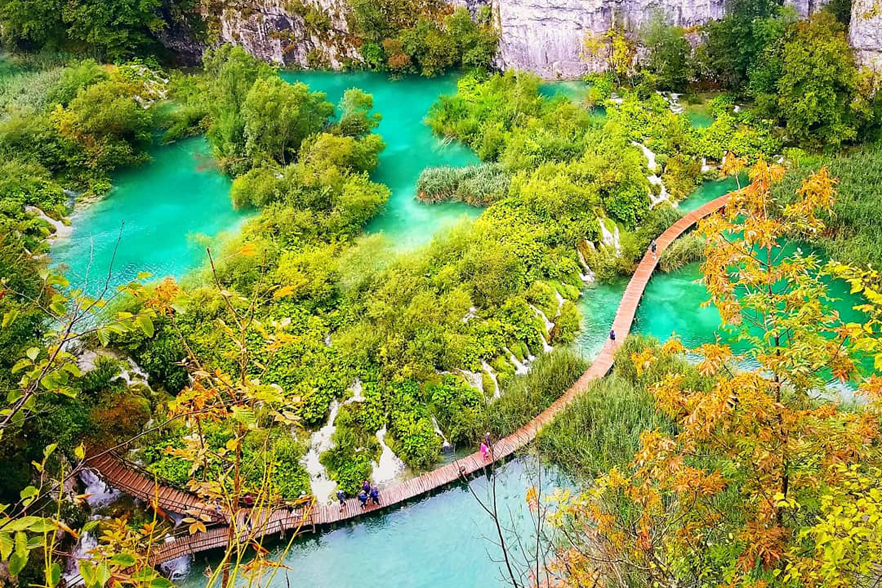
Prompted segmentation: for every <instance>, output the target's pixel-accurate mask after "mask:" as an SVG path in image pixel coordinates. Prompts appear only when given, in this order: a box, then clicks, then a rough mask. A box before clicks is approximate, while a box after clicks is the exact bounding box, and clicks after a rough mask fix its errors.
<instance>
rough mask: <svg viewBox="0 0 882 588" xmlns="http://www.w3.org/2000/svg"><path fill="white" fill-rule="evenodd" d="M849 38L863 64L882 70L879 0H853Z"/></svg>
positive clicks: (881, 24) (881, 33)
mask: <svg viewBox="0 0 882 588" xmlns="http://www.w3.org/2000/svg"><path fill="white" fill-rule="evenodd" d="M848 40H849V42H850V43H851V46H852V47H853V48H854V53H855V57H856V58H857V60H858V62H859V63H860V64H861V65H864V66H866V67H868V68H870V69H873V70H877V71H879V70H882V12H880V11H879V10H878V4H877V0H853V1H852V4H851V27H850V28H849V30H848Z"/></svg>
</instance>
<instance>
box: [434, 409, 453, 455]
mask: <svg viewBox="0 0 882 588" xmlns="http://www.w3.org/2000/svg"><path fill="white" fill-rule="evenodd" d="M432 428H433V429H435V434H436V435H438V436H439V437H441V451H452V450H453V445H451V444H450V441H448V440H447V437H445V436H444V432H443V431H442V430H441V427H439V426H438V419H436V418H435V416H434V415H432Z"/></svg>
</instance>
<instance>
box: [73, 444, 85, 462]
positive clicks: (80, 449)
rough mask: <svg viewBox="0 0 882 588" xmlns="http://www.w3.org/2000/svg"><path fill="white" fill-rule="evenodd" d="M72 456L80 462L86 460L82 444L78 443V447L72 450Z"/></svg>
mask: <svg viewBox="0 0 882 588" xmlns="http://www.w3.org/2000/svg"><path fill="white" fill-rule="evenodd" d="M74 455H75V456H76V457H77V459H78V460H80V461H82V460H84V459H86V448H85V447H83V444H82V443H80V444H79V445H77V446H76V447H75V448H74Z"/></svg>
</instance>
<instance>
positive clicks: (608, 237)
mask: <svg viewBox="0 0 882 588" xmlns="http://www.w3.org/2000/svg"><path fill="white" fill-rule="evenodd" d="M597 222H598V223H600V234H601V235H602V236H603V244H604V245H606V246H607V247H615V250H616V255H621V254H622V244H621V243H620V242H619V225H617V224H615V223H613V230H612V231H610V230H609V229H608V228H607V227H606V219H603V218H598V219H597Z"/></svg>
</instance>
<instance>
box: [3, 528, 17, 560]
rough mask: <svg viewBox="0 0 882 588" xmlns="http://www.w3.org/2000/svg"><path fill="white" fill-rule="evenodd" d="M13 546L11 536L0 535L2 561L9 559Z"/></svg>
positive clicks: (6, 534) (7, 534)
mask: <svg viewBox="0 0 882 588" xmlns="http://www.w3.org/2000/svg"><path fill="white" fill-rule="evenodd" d="M13 545H14V543H13V542H12V535H10V534H9V533H0V558H3V561H6V560H8V559H9V555H10V554H11V553H12V547H13Z"/></svg>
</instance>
